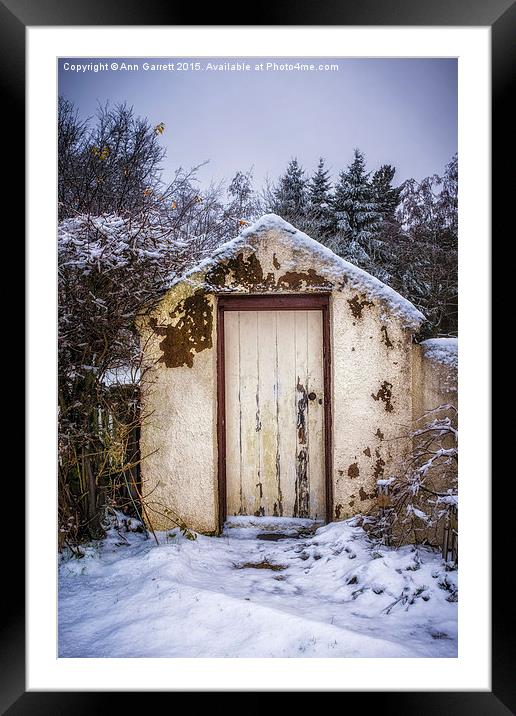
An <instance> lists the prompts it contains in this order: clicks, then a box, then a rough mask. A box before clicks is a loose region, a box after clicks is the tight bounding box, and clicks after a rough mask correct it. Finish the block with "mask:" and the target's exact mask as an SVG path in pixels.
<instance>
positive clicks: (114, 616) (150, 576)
mask: <svg viewBox="0 0 516 716" xmlns="http://www.w3.org/2000/svg"><path fill="white" fill-rule="evenodd" d="M300 528H302V529H300ZM279 530H281V532H282V533H283V534H285V533H287V534H288V535H289V536H287V537H286V538H282V539H278V540H277V541H273V540H271V539H263V538H259V537H258V535H260V534H263V533H266V534H267V535H268V536H269V537H270V536H271V535H272V536H274V535H275V532H277V531H279ZM158 539H159V542H160V544H159V545H156V542H155V541H154V539H153V538H152V537H151V538H150V539H145V538H144V537H143V536H142V535H141V534H135V533H132V532H125V531H124V530H123V529H119V530H118V531H117V530H116V529H115V528H111V529H110V530H109V532H108V537H107V538H106V539H105V540H102V541H99V542H98V543H95V544H90V545H87V546H86V547H83V548H82V550H83V552H84V555H85V556H84V557H82V558H81V559H77V558H73V557H70V556H69V555H63V556H62V557H61V559H60V568H59V572H60V583H59V655H60V656H61V657H455V656H457V601H456V600H457V590H456V585H457V572H456V571H454V570H447V569H446V568H445V565H444V564H443V562H442V560H441V558H440V556H439V554H437V553H436V552H435V551H431V550H429V549H428V548H421V547H420V548H418V549H414V548H413V547H410V546H408V547H403V548H400V549H398V550H395V549H392V548H388V547H384V546H378V545H377V544H374V543H373V542H371V541H369V539H368V538H367V536H366V534H365V533H364V531H363V529H362V528H361V527H359V526H357V524H356V519H352V520H348V521H346V522H338V523H333V524H330V525H326V526H324V527H320V528H319V529H318V530H317V531H314V529H313V528H312V529H310V522H309V521H301V522H300V521H292V520H290V521H285V520H275V519H270V520H269V519H267V521H266V522H265V518H261V520H259V521H257V520H255V519H253V518H243V519H242V518H241V519H240V520H233V521H230V522H229V523H228V525H227V527H226V529H225V532H224V534H223V536H221V537H204V536H202V535H199V536H198V537H197V539H196V540H189V539H187V538H186V537H184V536H183V535H182V534H181V533H179V531H177V530H175V531H173V532H169V533H165V532H163V533H159V534H158Z"/></svg>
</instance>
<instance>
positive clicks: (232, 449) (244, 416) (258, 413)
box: [223, 309, 326, 520]
mask: <svg viewBox="0 0 516 716" xmlns="http://www.w3.org/2000/svg"><path fill="white" fill-rule="evenodd" d="M223 321H224V327H223V335H224V361H223V363H224V402H225V421H224V423H225V458H226V459H225V482H226V514H227V515H256V516H276V517H309V518H312V519H316V520H324V519H325V517H326V515H325V511H326V510H325V505H326V494H325V493H326V491H325V419H324V416H325V396H324V385H325V381H324V352H323V311H322V310H320V309H319V310H263V309H262V310H232V311H225V312H224V313H223Z"/></svg>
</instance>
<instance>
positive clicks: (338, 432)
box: [332, 288, 412, 519]
mask: <svg viewBox="0 0 516 716" xmlns="http://www.w3.org/2000/svg"><path fill="white" fill-rule="evenodd" d="M359 302H360V305H362V309H361V310H360V311H358V310H354V311H353V307H354V306H357V305H359ZM332 313H333V317H332V324H333V332H332V333H333V337H332V342H333V346H332V353H333V387H334V395H333V448H334V455H333V470H334V498H333V502H334V515H333V516H334V518H335V519H343V518H346V517H350V516H351V515H353V514H356V513H358V512H365V511H367V510H369V509H370V508H371V507H372V505H373V502H374V500H375V498H376V481H377V480H378V479H381V478H383V477H389V474H390V473H389V470H390V468H391V467H392V466H393V464H394V461H395V459H396V457H397V456H398V455H399V454H400V452H401V451H402V450H403V449H404V448H406V441H404V440H402V439H400V435H403V433H404V432H406V426H407V425H408V426H410V424H411V420H412V395H411V394H412V389H411V388H412V365H411V347H412V335H411V333H410V331H407V330H405V329H403V328H402V327H401V326H400V324H399V322H397V321H392V320H391V321H386V320H385V316H383V315H382V309H381V307H379V306H378V305H377V304H376V303H375V302H374V301H373V302H369V303H366V302H365V297H364V296H357V294H356V292H354V291H349V290H347V289H346V288H345V289H344V290H343V291H342V292H339V293H336V294H335V295H334V296H333V301H332Z"/></svg>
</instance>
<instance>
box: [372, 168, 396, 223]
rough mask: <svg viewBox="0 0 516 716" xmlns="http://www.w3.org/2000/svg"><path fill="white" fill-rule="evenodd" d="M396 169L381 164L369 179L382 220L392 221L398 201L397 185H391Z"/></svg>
mask: <svg viewBox="0 0 516 716" xmlns="http://www.w3.org/2000/svg"><path fill="white" fill-rule="evenodd" d="M395 173H396V169H395V168H394V167H392V166H391V165H390V164H383V165H382V166H381V167H380V168H379V169H378V170H377V171H375V172H374V174H373V178H372V179H371V188H372V190H373V196H374V199H375V201H376V203H377V204H378V211H379V212H380V214H381V215H382V219H383V220H384V221H394V218H395V213H396V209H397V207H398V204H399V202H400V191H401V189H400V188H399V187H393V186H392V180H393V179H394V174H395Z"/></svg>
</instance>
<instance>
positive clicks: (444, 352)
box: [420, 338, 459, 368]
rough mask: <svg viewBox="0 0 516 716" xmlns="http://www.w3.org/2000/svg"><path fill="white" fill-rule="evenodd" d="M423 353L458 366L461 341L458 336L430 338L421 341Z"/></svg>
mask: <svg viewBox="0 0 516 716" xmlns="http://www.w3.org/2000/svg"><path fill="white" fill-rule="evenodd" d="M420 345H421V348H422V349H423V355H424V356H425V358H428V359H429V360H433V361H435V362H436V363H442V364H443V365H447V366H450V367H451V368H457V367H458V364H459V354H458V351H459V343H458V340H457V338H428V340H426V341H422V342H421V344H420Z"/></svg>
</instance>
